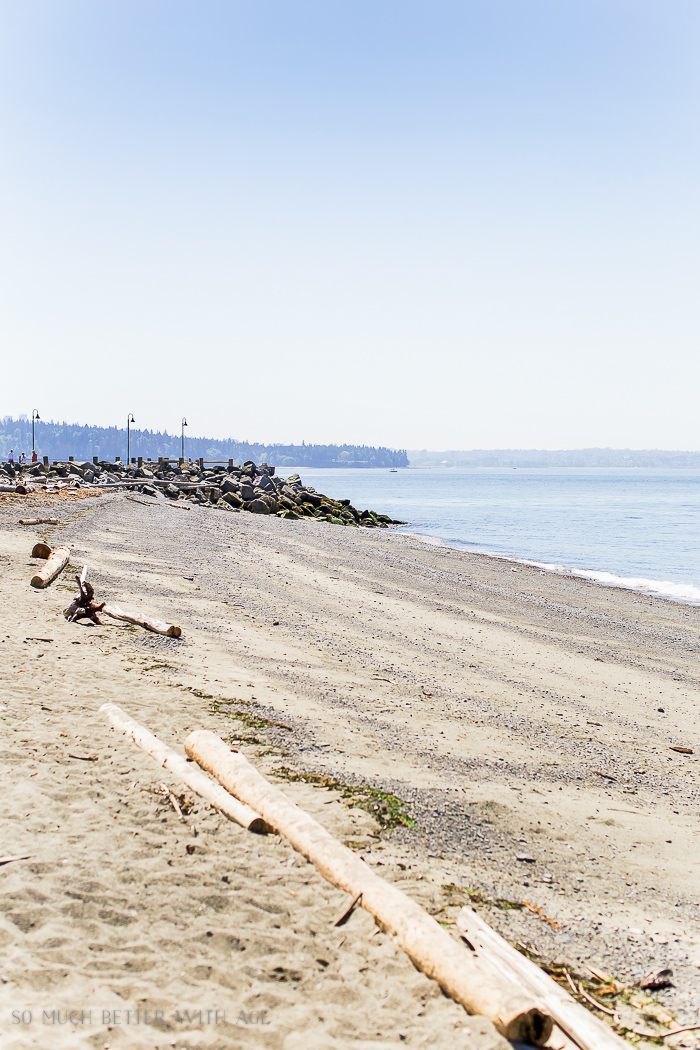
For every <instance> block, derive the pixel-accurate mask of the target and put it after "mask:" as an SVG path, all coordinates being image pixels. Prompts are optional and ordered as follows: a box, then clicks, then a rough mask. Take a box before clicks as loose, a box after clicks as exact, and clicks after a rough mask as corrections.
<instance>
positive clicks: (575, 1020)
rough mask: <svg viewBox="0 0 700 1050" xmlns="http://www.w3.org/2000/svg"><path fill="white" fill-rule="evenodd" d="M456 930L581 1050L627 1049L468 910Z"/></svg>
mask: <svg viewBox="0 0 700 1050" xmlns="http://www.w3.org/2000/svg"><path fill="white" fill-rule="evenodd" d="M457 929H458V930H459V932H460V933H461V935H462V937H463V938H464V940H465V941H467V943H468V944H469V945H470V946H471V947H472V949H473V951H474V952H475V954H476V955H477V956H479V955H485V956H487V957H488V958H489V960H491V961H493V962H494V964H495V965H497V966H498V968H499V970H500V971H501V973H502V974H503V975H504V977H506V978H508V977H509V978H510V979H511V980H512V981H513V983H517V984H519V985H520V987H521V988H523V989H527V991H528V992H529V993H530V994H531V995H534V996H536V997H537V998H538V999H539V1001H540V1002H541V1003H543V1004H544V1006H545V1007H546V1009H547V1012H548V1013H549V1015H550V1016H551V1018H552V1020H553V1021H554V1022H555V1023H556V1024H557V1025H558V1027H559V1028H561V1030H562V1031H563V1032H564V1033H565V1034H566V1035H567V1036H569V1038H570V1039H572V1040H573V1042H574V1043H575V1044H576V1046H578V1047H580V1048H581V1050H624V1047H628V1046H629V1044H628V1043H626V1042H625V1041H624V1040H623V1039H621V1038H620V1037H619V1036H617V1035H615V1033H614V1032H613V1031H612V1029H611V1028H610V1026H609V1025H607V1024H606V1023H605V1022H604V1021H601V1020H599V1018H597V1017H595V1016H594V1015H593V1014H592V1013H591V1012H590V1011H589V1010H587V1009H586V1007H585V1006H581V1004H580V1003H577V1002H576V1000H575V999H574V998H573V997H572V996H571V995H569V993H568V992H567V991H565V990H564V989H563V988H561V987H560V986H559V985H558V984H557V983H556V981H553V980H552V978H551V977H550V976H549V975H548V974H546V973H545V972H544V970H541V969H540V968H539V966H536V965H535V963H533V962H531V961H530V960H529V959H528V958H527V957H526V956H524V955H521V954H520V952H517V951H516V950H515V948H512V947H511V945H510V944H508V942H507V941H505V940H504V939H503V938H502V937H501V936H500V934H498V933H496V931H495V930H492V929H491V927H490V926H489V925H488V923H486V922H484V920H483V919H482V918H481V917H480V916H479V915H477V914H476V912H475V911H473V910H472V909H471V908H462V910H461V911H460V913H459V915H458V917H457Z"/></svg>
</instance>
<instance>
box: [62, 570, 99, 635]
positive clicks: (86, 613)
mask: <svg viewBox="0 0 700 1050" xmlns="http://www.w3.org/2000/svg"><path fill="white" fill-rule="evenodd" d="M75 581H76V583H77V584H78V587H79V588H80V595H79V596H78V597H77V598H75V599H74V600H73V601H72V602H71V604H70V605H69V606H68V608H67V609H66V614H65V615H66V619H67V620H68V622H69V623H75V621H76V620H83V619H87V620H92V622H93V623H96V624H98V625H99V626H102V620H100V619H99V617H98V615H97V614H98V612H101V611H102V609H104V605H105V603H104V602H102V604H101V605H96V604H95V602H94V597H95V588H94V587H93V586H92V584H91V583H87V581H86V582H83V580H81V578H80V576H76V577H75Z"/></svg>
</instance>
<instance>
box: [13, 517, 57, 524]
mask: <svg viewBox="0 0 700 1050" xmlns="http://www.w3.org/2000/svg"><path fill="white" fill-rule="evenodd" d="M17 524H18V525H60V524H61V523H60V521H59V520H58V518H20V519H19V521H18V523H17Z"/></svg>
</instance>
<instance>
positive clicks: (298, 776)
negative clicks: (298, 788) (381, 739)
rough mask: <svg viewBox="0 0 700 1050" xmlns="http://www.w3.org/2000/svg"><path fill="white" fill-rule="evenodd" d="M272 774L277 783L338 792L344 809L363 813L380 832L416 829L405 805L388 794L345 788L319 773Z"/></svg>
mask: <svg viewBox="0 0 700 1050" xmlns="http://www.w3.org/2000/svg"><path fill="white" fill-rule="evenodd" d="M273 773H274V775H275V776H276V777H279V778H280V779H281V780H288V781H290V782H293V783H300V784H312V785H314V786H315V787H323V788H327V789H328V790H329V791H338V792H339V793H340V796H341V798H342V799H343V801H344V802H345V804H346V805H347V806H349V807H351V806H355V807H357V808H358V809H364V810H365V812H366V813H369V815H370V816H371V817H373V818H374V819H375V820H376V821H377V823H378V824H379V826H380V827H381V828H382V830H384V831H388V830H390V829H391V828H397V827H404V828H415V826H416V823H415V821H414V820H413V818H412V817H411V816H409V814H408V813H407V812H406V803H405V802H403V801H402V799H400V798H398V797H397V796H396V795H392V794H391V792H389V791H380V790H379V788H373V787H369V786H367V785H365V784H345V783H344V782H343V781H342V780H335V779H334V778H333V777H328V776H324V775H323V774H322V773H302V772H299V770H296V769H290V768H289V767H288V766H281V767H280V768H279V769H274V770H273Z"/></svg>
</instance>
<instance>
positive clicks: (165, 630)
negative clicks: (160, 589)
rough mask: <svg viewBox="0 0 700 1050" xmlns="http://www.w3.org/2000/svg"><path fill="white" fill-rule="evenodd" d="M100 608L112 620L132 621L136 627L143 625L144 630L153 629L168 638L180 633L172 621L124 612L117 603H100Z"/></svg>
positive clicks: (180, 629)
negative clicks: (167, 621) (166, 621)
mask: <svg viewBox="0 0 700 1050" xmlns="http://www.w3.org/2000/svg"><path fill="white" fill-rule="evenodd" d="M100 608H101V610H102V612H103V613H104V614H105V616H111V617H112V619H113V620H123V621H124V622H125V623H133V624H135V625H136V626H137V627H143V628H144V630H146V631H153V633H154V634H164V635H166V636H167V637H168V638H179V637H180V636H181V635H182V628H181V627H176V626H175V624H172V623H165V621H164V620H152V619H147V618H146V617H145V616H141V615H139V614H138V613H134V614H131V613H125V612H123V611H122V610H121V609H120V608H119V606H118V605H101V606H100Z"/></svg>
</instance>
